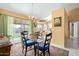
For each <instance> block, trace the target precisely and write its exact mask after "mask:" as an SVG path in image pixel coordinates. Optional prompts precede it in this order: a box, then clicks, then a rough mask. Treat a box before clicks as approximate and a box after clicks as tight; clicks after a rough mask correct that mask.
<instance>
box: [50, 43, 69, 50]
mask: <svg viewBox="0 0 79 59" xmlns="http://www.w3.org/2000/svg"><path fill="white" fill-rule="evenodd" d="M51 46H55V47H58V48H61V49H64V50H67V51H69V50H70V49H68V48H65V47H62V46H60V45H56V44H51Z"/></svg>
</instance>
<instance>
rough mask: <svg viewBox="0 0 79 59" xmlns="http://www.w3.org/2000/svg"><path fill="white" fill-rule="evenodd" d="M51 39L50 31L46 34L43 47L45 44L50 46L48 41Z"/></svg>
mask: <svg viewBox="0 0 79 59" xmlns="http://www.w3.org/2000/svg"><path fill="white" fill-rule="evenodd" d="M51 39H52V33H49V34H46V38H45V42H44V47H45V46H46V45H48V46H50V41H51Z"/></svg>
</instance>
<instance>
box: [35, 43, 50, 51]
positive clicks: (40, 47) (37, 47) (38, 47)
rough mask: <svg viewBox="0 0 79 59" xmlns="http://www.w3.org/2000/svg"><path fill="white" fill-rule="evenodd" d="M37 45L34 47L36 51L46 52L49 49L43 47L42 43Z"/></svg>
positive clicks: (46, 46)
mask: <svg viewBox="0 0 79 59" xmlns="http://www.w3.org/2000/svg"><path fill="white" fill-rule="evenodd" d="M38 44H39V46H38V45H35V47H36V49H39V50H41V51H43V50H44V51H45V50H47V49H48V48H49V47H48V45H45V46H44V43H42V42H40V43H38Z"/></svg>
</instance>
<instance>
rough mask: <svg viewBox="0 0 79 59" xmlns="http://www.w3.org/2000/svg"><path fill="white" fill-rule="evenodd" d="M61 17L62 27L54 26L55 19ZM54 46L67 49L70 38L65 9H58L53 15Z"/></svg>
mask: <svg viewBox="0 0 79 59" xmlns="http://www.w3.org/2000/svg"><path fill="white" fill-rule="evenodd" d="M56 17H61V26H59V27H55V26H54V18H56ZM52 18H53V19H52V33H53V35H52V37H53V38H52V44H55V45H58V46H62V47H65V40H66V39H67V38H68V19H67V14H66V11H65V9H64V8H58V9H55V10H54V11H53V15H52Z"/></svg>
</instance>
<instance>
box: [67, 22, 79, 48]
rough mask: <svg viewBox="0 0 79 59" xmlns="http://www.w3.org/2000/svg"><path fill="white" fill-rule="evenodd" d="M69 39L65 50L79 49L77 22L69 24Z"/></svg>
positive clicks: (78, 27)
mask: <svg viewBox="0 0 79 59" xmlns="http://www.w3.org/2000/svg"><path fill="white" fill-rule="evenodd" d="M69 26H70V31H69V32H70V39H68V40H67V46H66V47H67V48H73V49H79V21H77V22H70V24H69Z"/></svg>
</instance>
